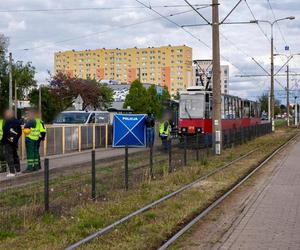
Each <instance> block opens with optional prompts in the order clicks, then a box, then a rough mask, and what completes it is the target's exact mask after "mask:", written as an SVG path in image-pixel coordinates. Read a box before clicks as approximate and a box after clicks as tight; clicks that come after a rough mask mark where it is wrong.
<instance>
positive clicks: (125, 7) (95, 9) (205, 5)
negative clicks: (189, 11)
mask: <svg viewBox="0 0 300 250" xmlns="http://www.w3.org/2000/svg"><path fill="white" fill-rule="evenodd" d="M194 6H195V7H208V6H210V4H194ZM152 7H154V8H182V7H186V5H183V4H174V5H154V6H152ZM142 8H145V7H142V6H120V7H82V8H53V9H6V10H5V9H4V10H1V9H0V13H26V12H29V13H30V12H67V11H71V12H73V11H98V10H122V9H142Z"/></svg>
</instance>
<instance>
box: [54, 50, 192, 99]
mask: <svg viewBox="0 0 300 250" xmlns="http://www.w3.org/2000/svg"><path fill="white" fill-rule="evenodd" d="M54 70H55V72H64V73H66V74H68V75H70V76H76V77H79V78H84V79H86V78H91V79H96V80H114V81H118V82H120V83H131V82H133V81H134V80H136V79H140V80H141V82H143V83H150V84H156V85H160V86H167V87H168V89H169V91H170V93H171V94H174V95H175V94H176V92H177V91H181V90H185V89H186V88H187V87H188V86H189V85H190V84H191V82H192V73H193V69H192V48H190V47H188V46H185V45H183V46H170V45H169V46H162V47H157V48H154V47H149V48H129V49H105V48H103V49H96V50H84V51H75V50H71V51H64V52H57V53H55V56H54Z"/></svg>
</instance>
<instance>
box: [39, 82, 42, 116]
mask: <svg viewBox="0 0 300 250" xmlns="http://www.w3.org/2000/svg"><path fill="white" fill-rule="evenodd" d="M39 116H40V118H41V119H42V85H40V87H39Z"/></svg>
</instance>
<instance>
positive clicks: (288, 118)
mask: <svg viewBox="0 0 300 250" xmlns="http://www.w3.org/2000/svg"><path fill="white" fill-rule="evenodd" d="M286 113H287V125H288V127H289V126H290V67H289V65H287V66H286Z"/></svg>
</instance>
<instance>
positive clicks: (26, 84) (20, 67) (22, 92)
mask: <svg viewBox="0 0 300 250" xmlns="http://www.w3.org/2000/svg"><path fill="white" fill-rule="evenodd" d="M7 46H8V38H6V37H5V36H4V35H1V34H0V112H1V113H2V112H3V110H4V109H6V108H7V107H8V96H9V64H8V61H7V59H6V58H5V54H6V52H7ZM35 73H36V71H35V68H34V67H33V66H32V64H31V63H30V62H28V63H24V62H22V61H17V62H15V63H13V65H12V78H13V93H14V92H15V90H14V85H15V84H16V85H17V98H18V99H24V98H25V97H26V93H28V91H29V90H30V89H32V88H34V87H35V86H36V81H35V79H34V77H35Z"/></svg>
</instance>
